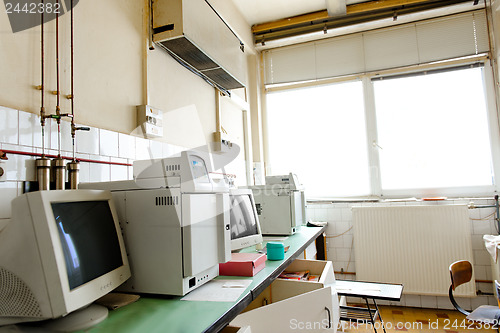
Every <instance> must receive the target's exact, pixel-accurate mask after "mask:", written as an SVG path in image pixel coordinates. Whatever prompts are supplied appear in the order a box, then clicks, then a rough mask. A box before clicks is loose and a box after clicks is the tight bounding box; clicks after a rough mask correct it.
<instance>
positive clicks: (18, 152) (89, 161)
mask: <svg viewBox="0 0 500 333" xmlns="http://www.w3.org/2000/svg"><path fill="white" fill-rule="evenodd" d="M2 152H4V153H5V154H14V155H25V156H34V157H42V154H39V153H30V152H27V151H17V150H7V149H2ZM45 157H48V158H57V155H48V154H45ZM61 158H62V159H65V160H70V161H72V160H73V158H72V157H67V156H61ZM77 161H80V162H87V163H97V164H109V165H122V166H132V164H130V163H121V162H108V161H98V160H91V159H86V158H77Z"/></svg>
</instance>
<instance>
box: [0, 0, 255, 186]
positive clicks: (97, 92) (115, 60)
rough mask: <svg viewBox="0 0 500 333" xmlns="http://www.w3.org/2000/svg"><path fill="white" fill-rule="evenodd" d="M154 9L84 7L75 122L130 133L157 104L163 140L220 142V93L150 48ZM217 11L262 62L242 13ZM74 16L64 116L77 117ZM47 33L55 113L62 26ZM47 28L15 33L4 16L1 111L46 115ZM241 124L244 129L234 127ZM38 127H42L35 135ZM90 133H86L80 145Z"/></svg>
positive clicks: (63, 57) (130, 3) (110, 1)
mask: <svg viewBox="0 0 500 333" xmlns="http://www.w3.org/2000/svg"><path fill="white" fill-rule="evenodd" d="M147 3H148V2H147V1H146V0H142V1H141V0H106V1H99V0H86V1H80V2H79V3H78V4H77V5H76V7H75V9H74V22H75V38H74V40H75V54H74V58H75V68H74V71H75V83H74V84H75V120H76V122H77V123H78V124H83V125H87V126H92V127H95V128H99V129H103V130H109V131H112V132H114V133H123V134H127V135H128V134H132V133H134V132H135V131H136V128H137V123H136V106H137V105H141V104H145V103H149V104H150V105H152V106H154V107H156V108H158V109H160V110H162V111H163V112H164V117H165V119H164V136H163V138H160V139H155V140H157V141H162V142H166V143H169V144H173V145H177V146H183V147H187V148H192V147H197V146H201V145H205V144H206V143H207V142H211V141H212V139H213V132H215V130H216V127H215V125H216V124H215V119H216V111H215V110H216V105H215V91H214V88H213V87H211V86H210V85H209V84H207V83H206V82H205V81H204V80H202V79H201V78H199V77H198V76H196V75H194V74H193V73H191V72H190V71H188V70H187V69H185V68H184V67H182V66H181V65H179V64H178V63H177V62H176V61H175V60H173V59H172V58H171V57H170V56H169V55H167V54H166V52H165V51H163V50H162V49H160V48H158V47H157V48H156V49H155V50H152V51H151V50H149V49H148V38H147V31H148V26H147V24H148V20H147V19H145V13H146V12H147ZM214 6H215V7H216V8H217V9H218V10H219V9H220V10H221V15H222V16H224V17H225V18H226V19H227V20H228V22H230V23H232V24H233V25H234V26H233V29H235V31H237V33H238V35H239V36H240V37H241V38H243V39H244V40H245V42H246V43H248V44H247V45H246V49H245V50H246V53H247V58H250V59H252V58H255V57H256V54H255V50H254V48H253V45H252V43H253V42H252V38H251V32H250V26H249V25H248V24H247V23H246V22H245V21H244V20H241V17H242V16H241V13H239V12H238V11H237V9H236V8H235V7H234V6H224V5H223V3H222V2H219V3H218V2H216V4H215V5H214ZM69 18H70V16H69V14H65V15H63V16H62V17H61V18H60V23H59V24H60V69H61V70H60V82H61V83H60V86H61V88H60V90H61V98H60V101H61V102H60V104H61V112H63V113H69V112H70V111H71V109H70V102H69V100H68V99H66V97H65V96H66V95H69V94H70V22H69ZM44 27H45V31H46V33H45V40H46V43H45V48H46V53H45V58H46V64H45V88H46V92H45V107H46V111H47V112H48V113H55V106H56V96H54V95H52V94H51V91H55V90H56V70H55V21H52V22H48V23H46V24H45V25H44ZM40 30H41V28H40V27H34V28H31V29H28V30H25V31H22V32H18V33H12V31H11V28H10V24H9V20H8V17H7V14H6V12H5V11H0V40H1V42H0V59H2V60H1V61H0V73H2V78H1V79H0V106H3V107H7V108H10V109H14V110H21V111H24V112H28V113H32V114H39V112H40V91H38V90H36V89H35V88H34V87H35V86H37V85H40V84H41V78H40V75H41V70H40ZM253 69H254V70H255V68H253ZM247 71H248V68H247ZM248 85H252V86H256V85H257V83H256V81H255V76H253V78H251V79H249V80H248ZM253 90H255V89H253ZM244 95H245V94H243V96H244ZM252 104H254V103H252ZM253 108H254V106H252V105H251V109H253ZM232 110H233V108H229V109H227V110H224V111H225V112H223V115H222V117H223V119H222V120H223V121H224V118H225V117H227V118H228V120H227V121H226V130H231V131H236V132H240V131H242V128H241V123H240V122H236V123H235V122H233V121H231V119H233V118H234V116H235V115H234V114H231V112H233V111H232ZM226 111H227V112H226ZM0 112H1V111H0ZM236 112H239V113H241V111H236ZM238 115H239V114H237V115H236V117H237V116H238ZM233 125H234V126H236V127H237V128H234V129H233V128H231V127H232V126H233ZM36 127H37V124H35V123H34V124H33V129H34V130H35V128H36ZM9 130H14V129H12V128H9ZM63 134H64V133H63ZM84 135H85V134H81V133H80V132H78V134H77V141H78V140H79V137H80V136H84ZM63 140H69V137H68V136H65V137H64V138H63ZM64 144H67V143H64ZM237 160H238V163H239V165H241V164H244V160H245V157H244V155H243V154H241V155H240V156H238V158H237ZM243 178H244V177H243ZM242 180H244V179H242Z"/></svg>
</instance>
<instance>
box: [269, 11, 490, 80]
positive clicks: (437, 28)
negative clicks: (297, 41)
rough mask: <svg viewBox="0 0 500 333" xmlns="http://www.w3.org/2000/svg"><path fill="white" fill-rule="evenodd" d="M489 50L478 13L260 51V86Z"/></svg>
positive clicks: (483, 20) (481, 15)
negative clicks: (262, 68)
mask: <svg viewBox="0 0 500 333" xmlns="http://www.w3.org/2000/svg"><path fill="white" fill-rule="evenodd" d="M487 51H489V43H488V31H487V22H486V14H485V11H484V10H477V11H474V12H467V13H461V14H457V15H453V16H449V17H444V18H436V19H431V20H426V21H421V22H415V23H409V24H403V25H400V26H396V27H390V28H384V29H379V30H374V31H369V32H363V33H357V34H352V35H349V36H341V37H334V38H331V39H326V40H321V41H317V42H309V43H304V44H301V45H294V46H287V47H282V48H277V49H272V50H268V51H265V52H264V66H265V84H267V85H270V84H280V83H289V82H300V81H307V80H316V79H322V78H329V77H336V76H342V75H348V74H357V73H364V72H369V71H376V70H384V69H389V68H396V67H402V66H411V65H417V64H424V63H428V62H431V61H438V60H446V59H452V58H457V57H462V56H470V55H476V54H479V53H484V52H487Z"/></svg>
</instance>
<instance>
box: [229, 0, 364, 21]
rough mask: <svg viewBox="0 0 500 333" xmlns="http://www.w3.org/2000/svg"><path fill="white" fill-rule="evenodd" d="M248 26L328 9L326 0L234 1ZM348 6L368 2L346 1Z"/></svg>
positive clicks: (358, 0) (362, 0) (359, 0)
mask: <svg viewBox="0 0 500 333" xmlns="http://www.w3.org/2000/svg"><path fill="white" fill-rule="evenodd" d="M232 1H233V3H234V4H235V5H236V7H237V8H238V9H239V11H240V12H241V13H242V14H243V16H244V17H245V19H246V20H247V22H248V24H250V25H254V24H259V23H265V22H271V21H276V20H279V19H284V18H287V17H292V16H298V15H302V14H307V13H312V12H317V11H320V10H325V9H326V0H232ZM345 2H346V5H351V4H355V3H361V2H367V0H346V1H345Z"/></svg>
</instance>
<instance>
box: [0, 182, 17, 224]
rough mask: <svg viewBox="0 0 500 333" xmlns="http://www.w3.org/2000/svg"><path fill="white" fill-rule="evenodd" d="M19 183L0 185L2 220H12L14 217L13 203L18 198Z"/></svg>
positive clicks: (3, 183) (0, 213)
mask: <svg viewBox="0 0 500 333" xmlns="http://www.w3.org/2000/svg"><path fill="white" fill-rule="evenodd" d="M17 192H18V190H17V182H2V183H0V197H1V198H2V200H0V219H10V218H11V217H12V209H11V201H12V199H14V198H15V197H17V195H18V194H17Z"/></svg>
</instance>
